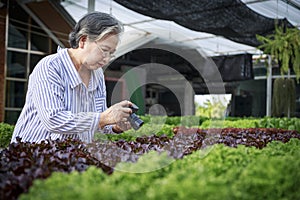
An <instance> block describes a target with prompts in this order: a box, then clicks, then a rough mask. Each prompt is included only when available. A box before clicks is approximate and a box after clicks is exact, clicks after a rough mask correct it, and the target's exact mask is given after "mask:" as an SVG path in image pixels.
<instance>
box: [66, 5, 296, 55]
mask: <svg viewBox="0 0 300 200" xmlns="http://www.w3.org/2000/svg"><path fill="white" fill-rule="evenodd" d="M89 2H92V1H83V0H64V1H62V2H61V5H62V6H63V7H64V8H65V9H66V10H67V11H68V12H69V13H70V15H71V16H72V17H73V18H74V19H75V21H78V20H79V19H80V18H81V17H82V16H83V15H84V14H86V13H87V12H88V11H89V10H97V11H101V12H106V13H110V14H112V15H114V16H115V17H116V18H118V19H119V20H120V21H121V22H122V23H123V24H124V25H125V34H124V35H123V40H122V42H121V44H120V47H119V50H118V52H117V53H118V54H119V55H122V54H124V53H126V52H129V51H131V50H133V49H135V48H137V47H138V46H141V45H143V44H145V43H147V42H149V41H154V42H156V43H162V44H167V43H170V44H172V45H176V46H181V47H182V48H188V49H197V50H198V51H202V52H203V53H204V54H205V55H207V56H219V55H232V54H241V53H250V54H261V53H262V52H261V51H259V50H258V49H257V48H256V47H257V46H258V45H259V43H258V41H257V40H256V34H261V35H266V34H269V33H271V32H272V31H273V30H274V24H275V20H277V19H278V20H279V23H281V24H286V25H288V26H292V25H293V26H297V27H299V24H300V10H299V7H300V0H292V1H281V0H259V1H257V0H242V1H239V0H201V1H193V0H164V1H160V0H151V1H150V0H114V1H113V0H95V1H94V2H93V5H92V6H91V4H89ZM286 2H288V3H286Z"/></svg>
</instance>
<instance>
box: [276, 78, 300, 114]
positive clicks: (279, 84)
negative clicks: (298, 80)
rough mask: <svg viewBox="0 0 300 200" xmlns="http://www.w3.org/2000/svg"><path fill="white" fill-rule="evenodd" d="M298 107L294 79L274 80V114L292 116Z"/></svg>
mask: <svg viewBox="0 0 300 200" xmlns="http://www.w3.org/2000/svg"><path fill="white" fill-rule="evenodd" d="M295 108H296V85H295V81H294V79H283V78H278V79H275V81H274V87H273V98H272V116H274V117H284V116H285V117H291V116H293V115H294V113H295Z"/></svg>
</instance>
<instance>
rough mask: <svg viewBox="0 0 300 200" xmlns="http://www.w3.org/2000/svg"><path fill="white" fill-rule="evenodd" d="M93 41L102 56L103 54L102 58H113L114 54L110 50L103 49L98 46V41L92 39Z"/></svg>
mask: <svg viewBox="0 0 300 200" xmlns="http://www.w3.org/2000/svg"><path fill="white" fill-rule="evenodd" d="M94 42H95V44H96V46H97V48H98V50H99V51H101V53H102V56H103V57H104V58H109V59H110V60H111V59H113V58H114V57H115V55H114V54H113V53H111V52H109V51H105V50H103V49H102V48H101V47H100V45H98V43H97V42H96V41H94Z"/></svg>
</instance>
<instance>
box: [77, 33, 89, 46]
mask: <svg viewBox="0 0 300 200" xmlns="http://www.w3.org/2000/svg"><path fill="white" fill-rule="evenodd" d="M86 42H87V36H86V35H83V36H81V37H80V39H79V48H83V47H84V45H85V44H86Z"/></svg>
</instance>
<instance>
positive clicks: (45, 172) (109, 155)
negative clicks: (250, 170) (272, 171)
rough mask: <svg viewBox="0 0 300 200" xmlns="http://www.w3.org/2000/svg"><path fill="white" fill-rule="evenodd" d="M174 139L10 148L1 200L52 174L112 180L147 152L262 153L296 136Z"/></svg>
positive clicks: (258, 133) (185, 135)
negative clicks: (100, 175)
mask: <svg viewBox="0 0 300 200" xmlns="http://www.w3.org/2000/svg"><path fill="white" fill-rule="evenodd" d="M173 133H174V135H173V137H167V136H164V135H162V136H156V135H152V136H144V137H138V138H136V139H135V140H134V141H125V140H118V141H108V140H107V141H105V140H104V141H97V142H94V143H91V144H84V143H82V142H80V141H78V140H70V139H68V140H65V141H47V142H43V143H41V144H30V143H22V142H19V143H14V144H10V145H9V147H8V148H6V149H4V150H3V151H1V153H0V156H1V160H0V198H1V199H17V198H18V196H19V195H20V194H22V193H25V192H27V191H28V189H29V187H30V186H31V185H32V183H33V181H34V180H35V179H45V178H47V177H49V176H50V175H51V173H52V172H56V171H58V172H67V173H69V172H71V171H75V170H76V171H79V172H81V171H85V170H86V169H87V168H88V167H89V166H96V167H97V168H101V169H102V170H103V171H104V172H105V173H106V174H112V173H113V170H114V167H115V166H116V165H117V164H118V163H120V162H125V163H127V162H137V161H138V159H139V158H140V157H141V156H142V155H143V154H145V153H148V152H150V151H157V152H166V153H167V154H168V155H169V156H170V157H172V158H174V159H181V158H183V157H184V156H186V155H189V154H191V153H193V152H195V151H197V150H199V149H204V148H206V147H207V146H211V145H214V144H224V145H226V146H229V147H234V148H235V147H238V145H244V146H249V147H255V148H257V149H262V148H264V147H266V146H267V144H268V143H269V142H272V141H281V142H283V143H286V142H288V141H289V140H290V139H291V138H297V139H300V134H299V133H298V132H297V131H292V130H283V129H274V128H248V129H242V128H224V129H198V128H185V127H175V128H174V129H173Z"/></svg>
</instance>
